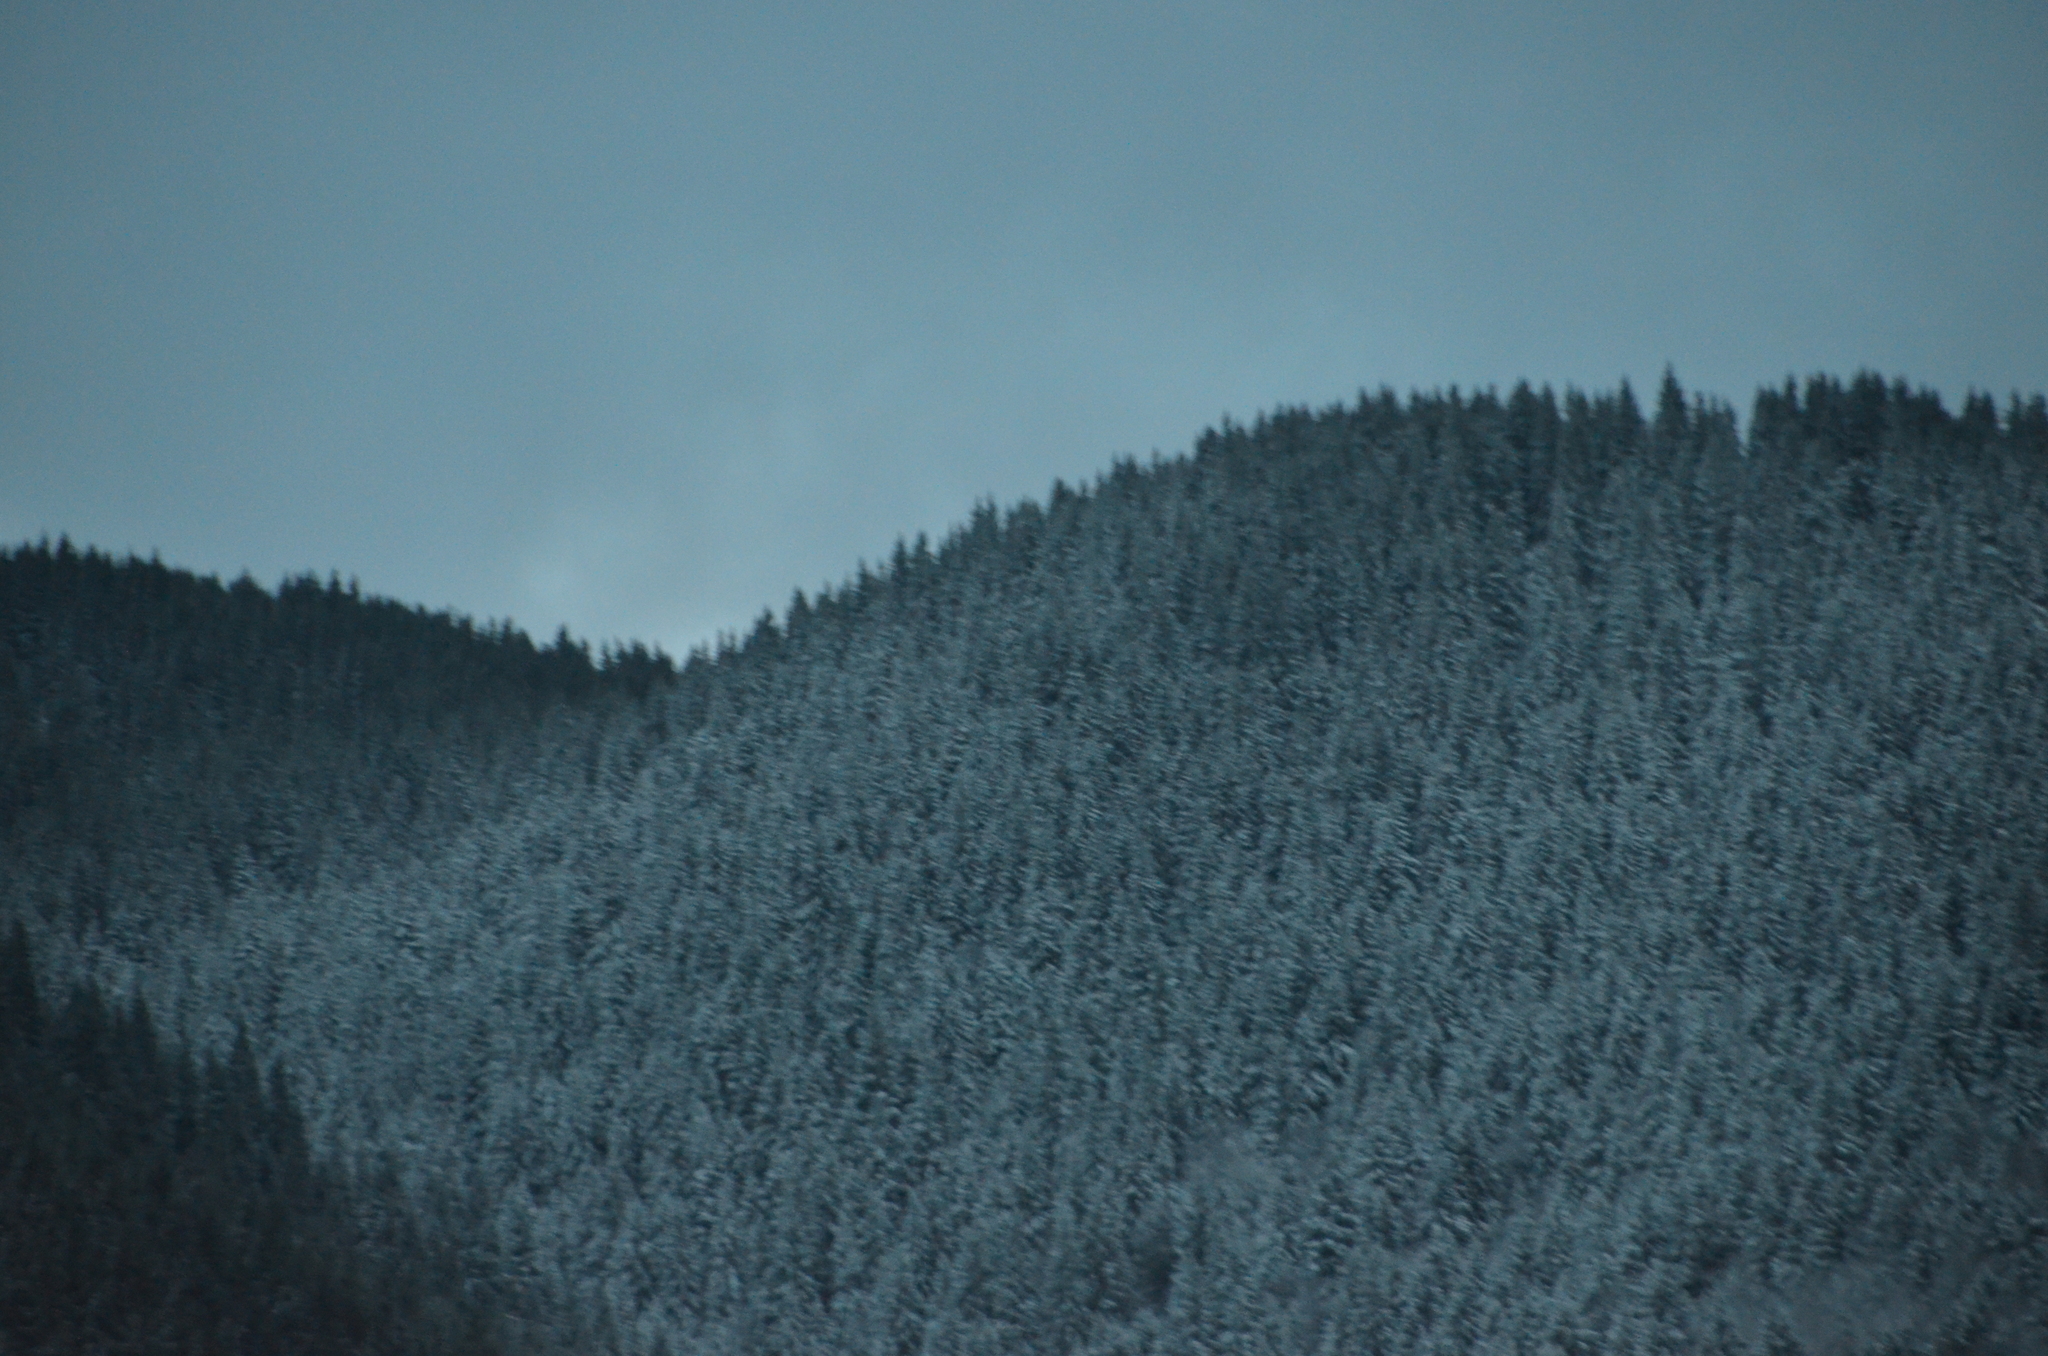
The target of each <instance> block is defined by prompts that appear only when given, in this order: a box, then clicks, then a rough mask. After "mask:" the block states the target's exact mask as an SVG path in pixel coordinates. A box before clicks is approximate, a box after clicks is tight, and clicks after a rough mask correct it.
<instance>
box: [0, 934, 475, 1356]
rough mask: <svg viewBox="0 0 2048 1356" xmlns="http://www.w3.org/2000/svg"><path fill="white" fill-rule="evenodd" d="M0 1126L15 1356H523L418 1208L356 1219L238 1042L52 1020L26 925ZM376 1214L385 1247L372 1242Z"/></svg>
mask: <svg viewBox="0 0 2048 1356" xmlns="http://www.w3.org/2000/svg"><path fill="white" fill-rule="evenodd" d="M0 1105H4V1106H5V1107H6V1108H7V1112H6V1115H5V1116H0V1340H4V1344H5V1347H6V1350H8V1351H10V1352H19V1353H22V1356H35V1354H38V1353H50V1354H51V1356H55V1354H56V1353H72V1352H84V1351H119V1352H134V1353H138V1356H140V1354H141V1353H165V1354H166V1356H168V1354H169V1353H183V1352H189V1353H193V1354H194V1356H200V1354H201V1353H204V1356H227V1354H228V1353H239V1352H246V1353H250V1354H251V1356H259V1354H260V1356H271V1354H272V1353H277V1352H294V1353H307V1356H318V1354H319V1353H336V1356H341V1354H343V1353H351V1354H352V1353H370V1352H388V1351H401V1350H403V1351H445V1352H451V1353H453V1352H479V1353H481V1352H496V1351H509V1350H513V1349H515V1348H514V1346H513V1344H512V1343H511V1342H509V1341H508V1340H507V1338H506V1335H505V1334H504V1333H503V1332H502V1331H500V1325H499V1323H498V1316H497V1315H496V1314H494V1313H492V1312H490V1311H489V1310H488V1309H487V1308H485V1307H484V1306H483V1305H481V1304H479V1303H478V1302H477V1301H476V1300H475V1298H474V1297H472V1296H469V1295H466V1294H465V1292H464V1289H463V1286H462V1280H463V1277H462V1276H461V1273H460V1271H459V1269H458V1267H457V1266H455V1265H454V1263H453V1259H451V1258H450V1257H448V1256H447V1255H445V1248H444V1247H442V1246H441V1245H440V1244H439V1242H438V1240H437V1239H435V1238H433V1237H431V1236H430V1235H423V1234H422V1232H421V1231H420V1229H419V1228H418V1226H417V1224H416V1222H415V1221H414V1219H413V1216H412V1213H411V1211H410V1209H409V1207H407V1206H406V1205H404V1204H403V1203H402V1202H395V1201H388V1202H384V1203H383V1204H382V1206H381V1207H380V1208H378V1209H376V1210H373V1211H369V1212H365V1211H363V1210H360V1209H351V1208H349V1207H348V1206H347V1205H346V1203H345V1198H346V1197H347V1196H349V1194H350V1193H351V1191H352V1189H353V1188H352V1184H350V1183H348V1182H346V1181H343V1180H339V1179H337V1178H336V1177H335V1176H334V1175H333V1174H331V1173H330V1172H328V1171H326V1170H324V1169H323V1168H322V1167H320V1166H319V1165H317V1164H316V1163H315V1162H314V1161H313V1158H312V1156H311V1154H310V1152H309V1150H308V1147H307V1143H306V1136H305V1129H304V1126H303V1124H302V1121H301V1118H300V1115H299V1111H298V1108H297V1107H296V1105H295V1104H294V1101H293V1097H292V1093H291V1088H290V1084H289V1082H288V1080H287V1078H286V1075H285V1073H284V1071H283V1070H282V1069H281V1068H276V1067H274V1068H273V1069H272V1070H271V1072H270V1075H269V1076H268V1077H267V1078H266V1077H264V1076H263V1075H262V1074H261V1073H260V1072H259V1071H258V1068H257V1064H256V1059H255V1055H254V1053H253V1051H252V1049H251V1047H250V1044H249V1041H248V1039H247V1038H246V1036H244V1037H241V1038H239V1039H237V1040H236V1041H235V1043H234V1044H233V1045H232V1046H231V1047H230V1049H229V1050H228V1051H227V1052H226V1054H225V1056H224V1057H216V1056H214V1055H213V1054H211V1053H206V1054H202V1055H201V1056H199V1057H198V1058H197V1059H195V1058H194V1057H193V1056H192V1054H191V1053H190V1052H188V1051H185V1050H182V1049H178V1048H175V1047H168V1048H167V1047H166V1046H165V1045H164V1043H163V1042H162V1041H161V1040H160V1039H159V1037H158V1035H157V1032H156V1029H155V1026H154V1024H153V1023H152V1021H151V1019H150V1015H149V1009H148V1006H147V1005H146V1004H145V1003H143V1002H142V1001H141V1000H140V999H136V1000H134V1001H131V1002H130V1003H129V1004H127V1005H126V1006H113V1005H109V1004H108V1003H107V1001H106V1000H105V999H104V998H103V997H102V996H101V995H100V994H99V993H98V992H97V991H95V990H92V989H88V988H83V987H81V988H77V989H74V990H73V992H72V993H71V995H70V997H69V999H68V1000H67V1001H65V1002H64V1003H61V1004H57V1005H49V1004H46V1003H44V1002H43V1001H42V1000H41V998H40V995H39V994H38V991H37V987H36V983H35V967H34V962H33V957H32V955H31V954H30V946H29V943H28V940H27V938H26V936H25V935H24V933H23V931H22V929H21V927H20V925H19V924H18V923H17V924H16V925H15V927H14V929H13V931H12V933H11V935H10V936H9V937H7V939H6V940H5V941H4V942H0ZM369 1185H370V1186H371V1187H372V1188H374V1186H375V1184H374V1183H371V1184H369ZM366 1214H367V1215H370V1216H373V1217H377V1218H381V1219H382V1220H383V1221H384V1226H385V1227H384V1229H383V1230H382V1231H380V1232H373V1233H371V1234H368V1235H366V1234H365V1233H364V1232H363V1230H362V1228H361V1226H360V1219H361V1218H362V1217H364V1216H365V1215H366Z"/></svg>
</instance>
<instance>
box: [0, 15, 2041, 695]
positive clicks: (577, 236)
mask: <svg viewBox="0 0 2048 1356" xmlns="http://www.w3.org/2000/svg"><path fill="white" fill-rule="evenodd" d="M2044 71H2048V6H2044V5H2042V4H2040V3H2038V0H2015V2H2014V3H1967V2H1959V3H1948V4H1942V5H1932V4H1911V5H1905V4H1881V3H1870V0H1860V2H1859V3H1842V4H1813V3H1804V2H1803V0H1781V2H1779V3H1768V4H1762V3H1758V4H1751V3H1716V4H1673V3H1664V4H1657V5H1644V4H1640V3H1628V4H1622V3H1591V4H1578V5H1570V6H1556V7H1550V6H1539V5H1517V4H1469V3H1455V2H1450V3H1446V2H1445V0H1432V2H1431V3H1416V4H1382V5H1369V4H1353V5H1333V4H1318V3H1308V2H1307V0H1298V2H1297V3H1288V4H1257V3H1241V4H1232V5H1216V4H1184V5H1178V6H1174V5H1163V4H1144V5H1116V4H1103V3H1090V4H1068V3H1063V2H1061V0H1033V3H1029V4H1015V5H1006V4H999V3H991V2H990V0H979V2H978V3H974V4H953V5H937V4H888V5H869V6H853V5H827V4H775V3H766V2H764V0H749V3H747V4H744V5H735V4H721V5H689V4H668V5H641V4H612V5H588V6H586V5H577V4H570V3H565V2H564V0H554V2H553V3H546V4H532V5H524V4H518V3H507V2H504V0H501V2H500V3H494V4H491V5H476V6H461V5H454V4H446V5H417V4H405V5H395V4H394V5H382V4H372V3H362V4H350V5H339V6H315V5H298V4H291V3H283V2H282V0H260V3H254V4H246V5H237V4H208V3H195V2H193V0H182V2H181V3H176V4H143V3H121V4H105V5H102V4H96V3H90V2H89V0H63V3H56V4H42V3H21V2H19V0H0V137H4V140H0V540H5V541H15V542H18V541H21V540H23V539H29V538H34V537H38V536H41V535H42V534H44V533H48V534H49V535H51V536H52V537H54V536H56V535H57V534H58V533H69V534H70V535H71V537H72V538H73V540H74V541H76V542H79V543H80V544H92V545H96V546H99V547H101V548H103V549H107V550H111V551H114V552H116V553H122V552H126V551H130V550H133V551H135V552H137V553H138V554H143V555H147V554H148V553H149V552H151V551H152V550H154V551H159V552H161V553H162V555H163V558H164V559H165V560H166V561H167V562H168V563H170V564H173V565H179V566H183V567H186V568H189V569H193V570H196V571H199V572H201V573H218V574H221V575H223V576H224V577H225V576H232V575H234V574H236V573H239V572H240V571H241V570H243V569H245V568H246V569H248V570H249V571H251V572H252V573H254V574H255V575H256V576H257V578H258V579H260V580H262V581H263V582H264V583H266V584H270V585H275V584H276V583H277V581H278V579H279V578H280V577H281V576H282V575H284V574H286V573H299V572H302V571H306V570H312V571H315V572H318V573H320V574H321V575H323V576H324V575H325V574H326V573H327V572H328V571H330V570H338V571H340V572H341V574H342V575H343V576H344V577H346V576H349V575H354V576H356V577H358V578H360V580H361V581H362V584H363V587H364V588H366V589H369V590H372V591H375V592H377V593H381V594H386V595H390V596H393V597H397V598H400V599H403V600H405V601H407V602H420V603H425V604H427V605H428V606H430V607H435V608H440V607H452V608H454V609H455V610H457V611H460V612H466V613H468V614H470V615H472V616H475V617H477V618H478V619H480V620H481V619H486V618H490V619H495V618H503V617H509V618H510V619H512V620H513V621H514V622H516V623H517V624H519V625H521V626H523V627H525V628H526V629H527V630H528V631H530V632H532V633H533V634H534V635H535V636H536V637H537V638H545V637H546V636H548V635H551V634H552V633H553V631H554V629H555V627H556V626H557V625H559V624H562V623H566V624H568V626H569V627H570V629H571V630H572V631H574V632H576V633H577V634H579V635H582V636H587V637H589V638H591V639H592V640H593V641H594V642H595V641H604V640H609V639H620V638H631V639H641V640H646V641H649V642H652V643H658V644H660V645H662V646H664V647H665V648H667V649H669V650H670V651H671V652H673V653H676V654H677V655H678V656H680V655H681V654H682V653H683V652H684V651H686V650H687V649H688V648H689V647H690V646H691V645H693V644H695V643H698V642H701V641H704V640H707V639H709V638H711V637H712V636H713V635H714V634H715V633H716V632H718V631H720V630H731V629H741V628H744V627H745V626H746V625H747V624H748V623H749V622H750V621H751V619H752V617H753V616H755V615H757V614H758V613H759V612H760V610H761V608H762V607H763V606H773V607H774V608H775V609H776V610H777V612H778V613H779V612H780V611H781V609H782V607H783V606H784V605H785V604H786V603H787V601H788V598H789V595H790V591H791V590H792V589H793V588H796V587H799V586H800V587H803V588H804V589H806V590H812V589H815V588H816V586H817V585H818V584H819V583H821V582H823V581H827V580H830V581H835V582H836V581H837V580H839V579H841V578H843V577H844V576H845V575H846V574H847V573H848V572H849V571H850V570H851V569H852V568H853V566H854V564H855V562H856V560H857V559H859V558H862V557H865V558H867V559H868V560H870V561H873V560H875V559H877V558H879V557H881V556H883V555H885V554H886V553H887V551H888V550H889V548H890V546H891V545H892V544H893V543H894V541H895V540H896V538H897V537H898V535H899V534H915V533H916V532H918V531H924V532H927V533H930V534H931V535H932V536H933V538H934V539H935V540H936V539H937V538H938V537H939V536H941V535H942V534H943V533H944V531H945V530H946V529H947V528H948V527H950V526H951V525H953V524H955V523H957V522H959V521H961V520H962V519H963V518H964V517H965V516H966V514H967V512H968V510H969V508H970V507H971V505H972V503H973V501H974V500H975V499H976V498H978V497H981V496H993V497H995V498H996V499H997V500H998V501H1000V502H1003V503H1009V502H1012V501H1014V500H1016V499H1017V498H1020V497H1022V496H1026V495H1030V496H1034V497H1042V496H1043V495H1044V493H1045V491H1046V489H1047V487H1048V486H1049V485H1050V483H1051V481H1052V479H1053V477H1055V476H1061V477H1065V478H1066V479H1068V480H1069V481H1078V480H1087V479H1089V478H1092V476H1093V475H1094V474H1095V473H1096V472H1098V471H1100V470H1102V469H1104V468H1105V467H1106V466H1107V465H1108V463H1109V461H1110V459H1111V458H1112V457H1115V456H1119V455H1124V454H1133V455H1136V456H1138V457H1140V458H1145V457H1148V456H1149V455H1150V454H1151V453H1152V452H1153V451H1154V450H1155V449H1156V450H1158V451H1160V452H1162V453H1165V454H1168V455H1171V454H1173V453H1175V452H1179V451H1184V450H1186V448H1187V447H1188V446H1189V444H1190V443H1191V441H1192V440H1193V438H1194V436H1195V435H1196V434H1197V433H1198V432H1199V431H1200V430H1201V429H1202V428H1203V427H1204V426H1206V425H1209V424H1213V423H1214V422H1216V421H1217V420H1218V419H1219V418H1220V417H1221V416H1222V415H1223V414H1224V413H1226V412H1228V413H1229V414H1230V415H1231V416H1232V417H1233V418H1236V419H1238V420H1240V421H1245V422H1248V421H1249V420H1250V419H1251V418H1252V417H1253V416H1255V415H1256V414H1257V413H1258V412H1259V411H1261V410H1264V409H1270V408H1272V407H1273V406H1275V405H1278V404H1302V403H1306V404H1310V405H1316V406H1321V405H1326V404H1329V403H1331V402H1333V401H1339V400H1345V401H1348V400H1352V399H1355V397H1356V394H1357V392H1358V389H1359V388H1360V387H1361V386H1364V387H1368V388H1373V389H1377V388H1378V387H1379V386H1380V385H1382V384H1387V385H1391V386H1393V387H1394V388H1395V389H1397V390H1400V391H1402V392H1404V393H1405V392H1406V391H1408V390H1409V389H1411V388H1414V387H1422V388H1426V389H1427V388H1436V387H1441V386H1445V385H1448V384H1450V383H1453V382H1455V383H1458V384H1459V385H1461V386H1464V387H1466V388H1468V389H1469V388H1471V387H1473V386H1484V385H1487V384H1498V385H1499V386H1500V387H1501V388H1502V389H1503V390H1505V389H1506V388H1507V387H1508V386H1509V385H1511V384H1512V383H1513V382H1514V381H1515V380H1516V379H1517V378H1520V377H1524V376H1526V377H1528V378H1529V379H1530V380H1532V381H1535V382H1539V383H1540V382H1544V381H1548V382H1551V383H1552V384H1554V385H1556V386H1558V387H1560V388H1561V387H1562V386H1564V385H1565V384H1567V383H1571V384H1576V385H1579V386H1581V387H1598V388H1605V387H1610V386H1612V385H1613V383H1614V382H1615V381H1617V380H1618V379H1619V378H1621V377H1624V376H1626V377H1628V378H1629V379H1630V380H1631V381H1633V382H1634V383H1635V385H1636V387H1637V390H1638V392H1639V393H1646V394H1647V393H1650V392H1653V391H1654V387H1655V383H1656V381H1657V380H1658V378H1659V376H1660V375H1661V373H1662V370H1663V366H1664V364H1665V363H1666V362H1667V361H1668V362H1671V363H1673V364H1675V365H1676V367H1677V370H1678V374H1679V377H1680V379H1681V380H1683V381H1684V382H1685V383H1686V385H1687V386H1688V387H1689V388H1696V389H1704V390H1706V391H1708V392H1712V393H1716V394H1720V395H1723V396H1726V397H1729V398H1731V399H1732V400H1733V401H1734V403H1735V404H1736V406H1737V408H1738V409H1739V410H1741V411H1743V412H1744V413H1746V412H1747V410H1748V405H1749V401H1750V398H1751V397H1752V395H1753V394H1754V392H1755V388H1756V386H1757V385H1758V384H1759V383H1761V382H1775V381H1782V380H1783V378H1784V377H1785V376H1786V375H1788V374H1791V373H1797V374H1799V375H1801V376H1804V375H1805V374H1807V373H1809V372H1812V371H1815V370H1827V371H1831V372H1834V373H1837V374H1838V375H1842V376H1847V375H1849V374H1850V373H1852V372H1853V371H1854V370H1855V369H1857V368H1859V367H1865V366H1868V367H1874V368H1877V369H1878V370H1880V371H1882V372H1883V373H1885V374H1886V375H1887V376H1900V375H1903V376H1905V377H1907V378H1908V379H1909V380H1911V381H1913V382H1915V383H1916V384H1928V385H1933V386H1935V387H1937V388H1939V389H1940V390H1941V391H1942V392H1943V394H1944V395H1945V396H1946V397H1947V398H1948V399H1949V402H1950V405H1951V408H1953V407H1954V406H1955V405H1957V404H1958V403H1959V402H1960V398H1961V395H1962V393H1963V390H1964V388H1965V387H1968V386H1975V387H1978V388H1980V389H1987V388H1988V389H1990V390H1992V391H1994V392H1996V393H1997V394H1998V396H1999V399H2000V404H2001V406H2002V405H2003V404H2004V400H2005V397H2006V395H2007V394H2008V393H2009V392H2010V391H2011V390H2012V389H2014V388H2018V389H2021V390H2023V391H2038V390H2040V389H2042V388H2043V386H2044V385H2048V78H2044V76H2043V72H2044Z"/></svg>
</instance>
